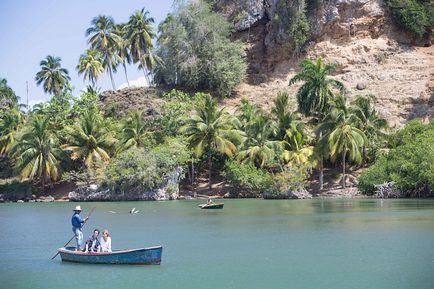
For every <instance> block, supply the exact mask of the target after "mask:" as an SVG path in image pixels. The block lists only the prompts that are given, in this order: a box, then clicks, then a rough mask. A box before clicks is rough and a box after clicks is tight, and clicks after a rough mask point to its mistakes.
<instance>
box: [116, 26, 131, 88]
mask: <svg viewBox="0 0 434 289" xmlns="http://www.w3.org/2000/svg"><path fill="white" fill-rule="evenodd" d="M126 31H127V30H126V24H117V25H116V26H115V33H116V34H117V35H119V38H120V39H119V42H118V43H117V46H116V53H117V55H118V60H119V63H122V66H123V68H124V73H125V79H126V80H127V84H128V87H130V81H129V80H128V73H127V65H126V64H127V63H128V64H131V54H130V50H129V47H130V43H129V41H128V39H127V38H126Z"/></svg>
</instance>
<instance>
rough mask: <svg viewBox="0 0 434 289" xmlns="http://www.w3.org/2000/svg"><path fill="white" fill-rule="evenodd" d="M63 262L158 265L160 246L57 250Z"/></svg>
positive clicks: (161, 249) (67, 248)
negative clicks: (97, 250) (103, 249)
mask: <svg viewBox="0 0 434 289" xmlns="http://www.w3.org/2000/svg"><path fill="white" fill-rule="evenodd" d="M58 252H59V253H60V257H61V258H62V261H64V262H76V263H90V264H135V265H160V263H161V254H162V252H163V247H162V246H156V247H149V248H140V249H126V250H116V251H113V252H101V253H94V252H86V253H85V252H81V251H75V247H66V248H60V249H58Z"/></svg>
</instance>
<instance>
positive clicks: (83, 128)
mask: <svg viewBox="0 0 434 289" xmlns="http://www.w3.org/2000/svg"><path fill="white" fill-rule="evenodd" d="M67 133H68V136H69V137H68V140H67V143H66V144H64V145H62V146H61V148H62V149H63V150H65V151H68V152H70V153H71V159H73V160H80V161H81V162H83V164H84V166H85V167H87V168H91V167H93V166H94V165H95V162H96V161H100V160H101V161H108V160H110V151H111V150H112V148H113V145H114V142H115V139H114V138H113V137H112V136H111V134H110V132H109V131H107V129H106V128H105V127H104V123H103V122H102V119H101V117H100V116H99V115H98V114H96V113H94V112H92V111H88V112H86V113H85V114H84V115H83V116H82V117H81V119H80V120H79V122H78V123H77V124H75V125H74V126H72V127H68V128H67Z"/></svg>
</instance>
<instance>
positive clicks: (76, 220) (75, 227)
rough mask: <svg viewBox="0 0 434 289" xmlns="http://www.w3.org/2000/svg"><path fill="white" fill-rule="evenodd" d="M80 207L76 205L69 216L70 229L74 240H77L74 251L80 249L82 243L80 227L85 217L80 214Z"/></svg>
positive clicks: (84, 221)
mask: <svg viewBox="0 0 434 289" xmlns="http://www.w3.org/2000/svg"><path fill="white" fill-rule="evenodd" d="M80 213H81V207H80V206H76V207H75V209H74V214H73V215H72V218H71V224H72V231H73V232H74V235H75V240H77V247H76V249H75V251H78V250H80V251H81V250H82V247H81V245H82V244H83V232H81V227H83V225H84V223H86V221H87V219H88V218H87V217H86V218H85V219H84V220H83V219H82V218H81V216H80Z"/></svg>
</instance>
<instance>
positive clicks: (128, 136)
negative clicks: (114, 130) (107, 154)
mask: <svg viewBox="0 0 434 289" xmlns="http://www.w3.org/2000/svg"><path fill="white" fill-rule="evenodd" d="M148 137H149V133H148V132H147V131H146V125H145V123H144V121H143V118H142V115H141V114H140V113H139V112H138V111H130V112H129V116H128V118H127V119H126V121H125V122H124V123H123V125H122V138H121V146H120V151H123V150H127V149H129V148H131V147H144V145H145V144H146V139H147V138H148Z"/></svg>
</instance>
